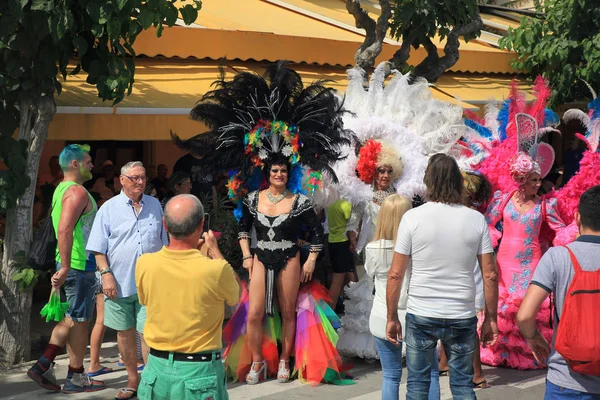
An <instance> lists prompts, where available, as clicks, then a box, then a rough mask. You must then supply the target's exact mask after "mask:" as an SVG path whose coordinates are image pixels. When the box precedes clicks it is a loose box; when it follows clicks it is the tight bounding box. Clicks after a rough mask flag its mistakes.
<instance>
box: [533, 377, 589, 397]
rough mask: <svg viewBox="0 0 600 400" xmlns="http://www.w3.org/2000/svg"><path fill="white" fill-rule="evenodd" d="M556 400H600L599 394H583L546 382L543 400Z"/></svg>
mask: <svg viewBox="0 0 600 400" xmlns="http://www.w3.org/2000/svg"><path fill="white" fill-rule="evenodd" d="M558 399H578V400H600V394H599V393H585V392H579V391H577V390H573V389H567V388H564V387H560V386H557V385H555V384H554V383H552V382H550V381H549V380H546V394H545V395H544V400H558Z"/></svg>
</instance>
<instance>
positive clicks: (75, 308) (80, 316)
mask: <svg viewBox="0 0 600 400" xmlns="http://www.w3.org/2000/svg"><path fill="white" fill-rule="evenodd" d="M60 267H61V264H60V263H56V270H57V271H58V270H59V269H60ZM60 293H61V301H68V302H69V309H68V310H67V317H69V318H71V319H72V320H73V321H75V322H85V321H89V320H91V319H92V317H93V316H94V308H95V306H96V299H95V294H96V274H95V272H94V271H79V270H76V269H73V268H71V269H70V270H69V274H68V275H67V280H66V281H65V284H64V285H62V287H61V289H60Z"/></svg>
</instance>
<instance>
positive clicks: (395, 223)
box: [373, 194, 412, 242]
mask: <svg viewBox="0 0 600 400" xmlns="http://www.w3.org/2000/svg"><path fill="white" fill-rule="evenodd" d="M411 208H412V202H411V201H410V200H409V199H407V198H406V197H402V196H400V195H399V194H393V195H391V196H389V197H387V198H386V199H385V200H384V201H383V203H381V208H380V209H379V217H378V218H377V226H376V227H375V236H374V238H373V241H374V242H376V241H378V240H392V241H394V242H395V241H396V237H397V236H398V227H399V226H400V221H401V220H402V217H403V216H404V214H405V213H406V212H407V211H408V210H410V209H411Z"/></svg>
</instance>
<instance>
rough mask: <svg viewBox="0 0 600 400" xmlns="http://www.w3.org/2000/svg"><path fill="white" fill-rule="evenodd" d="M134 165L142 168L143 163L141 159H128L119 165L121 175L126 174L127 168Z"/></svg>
mask: <svg viewBox="0 0 600 400" xmlns="http://www.w3.org/2000/svg"><path fill="white" fill-rule="evenodd" d="M135 167H142V168H144V164H142V162H141V161H129V162H128V163H127V164H125V165H123V166H122V167H121V175H127V174H128V173H129V170H130V169H132V168H135Z"/></svg>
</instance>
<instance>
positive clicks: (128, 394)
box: [87, 161, 167, 399]
mask: <svg viewBox="0 0 600 400" xmlns="http://www.w3.org/2000/svg"><path fill="white" fill-rule="evenodd" d="M120 182H121V185H122V186H123V190H122V191H121V193H120V194H119V195H118V196H115V197H113V198H112V199H110V200H108V201H107V202H106V203H104V205H103V206H102V208H100V210H99V211H98V215H97V216H96V221H95V222H94V225H93V227H92V232H91V234H90V240H89V241H88V245H87V249H88V250H89V251H92V252H94V253H95V254H96V262H97V264H98V269H99V270H100V274H101V275H102V290H103V291H104V294H105V295H106V300H105V303H104V325H106V326H107V327H109V328H111V329H114V330H116V331H117V332H118V335H117V342H118V346H119V353H120V354H121V357H122V358H123V361H124V362H125V368H126V369H127V376H128V380H127V387H125V388H124V389H121V390H120V391H119V392H118V393H117V396H116V397H115V398H116V399H129V398H132V397H135V396H136V393H137V388H138V384H139V379H140V378H139V375H138V369H137V365H136V364H137V354H136V353H137V351H136V331H137V332H139V333H140V334H143V333H144V323H145V321H146V310H145V308H144V307H143V306H142V305H141V304H140V302H139V298H138V294H137V289H136V286H135V264H136V262H137V259H138V258H139V256H141V255H142V254H145V253H154V252H156V251H158V250H160V249H161V247H162V246H163V245H164V244H167V233H166V231H165V230H164V229H163V225H162V216H163V212H162V208H161V206H160V203H159V201H158V200H157V199H155V198H154V197H150V196H148V195H145V194H144V193H143V192H144V188H145V187H146V170H145V169H144V165H143V164H142V163H141V162H139V161H131V162H128V163H127V164H125V165H124V166H123V168H121V177H120ZM142 347H144V349H145V344H144V342H143V340H142ZM142 355H143V357H144V359H145V358H146V356H147V351H146V350H144V351H143V354H142ZM144 361H146V360H144Z"/></svg>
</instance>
